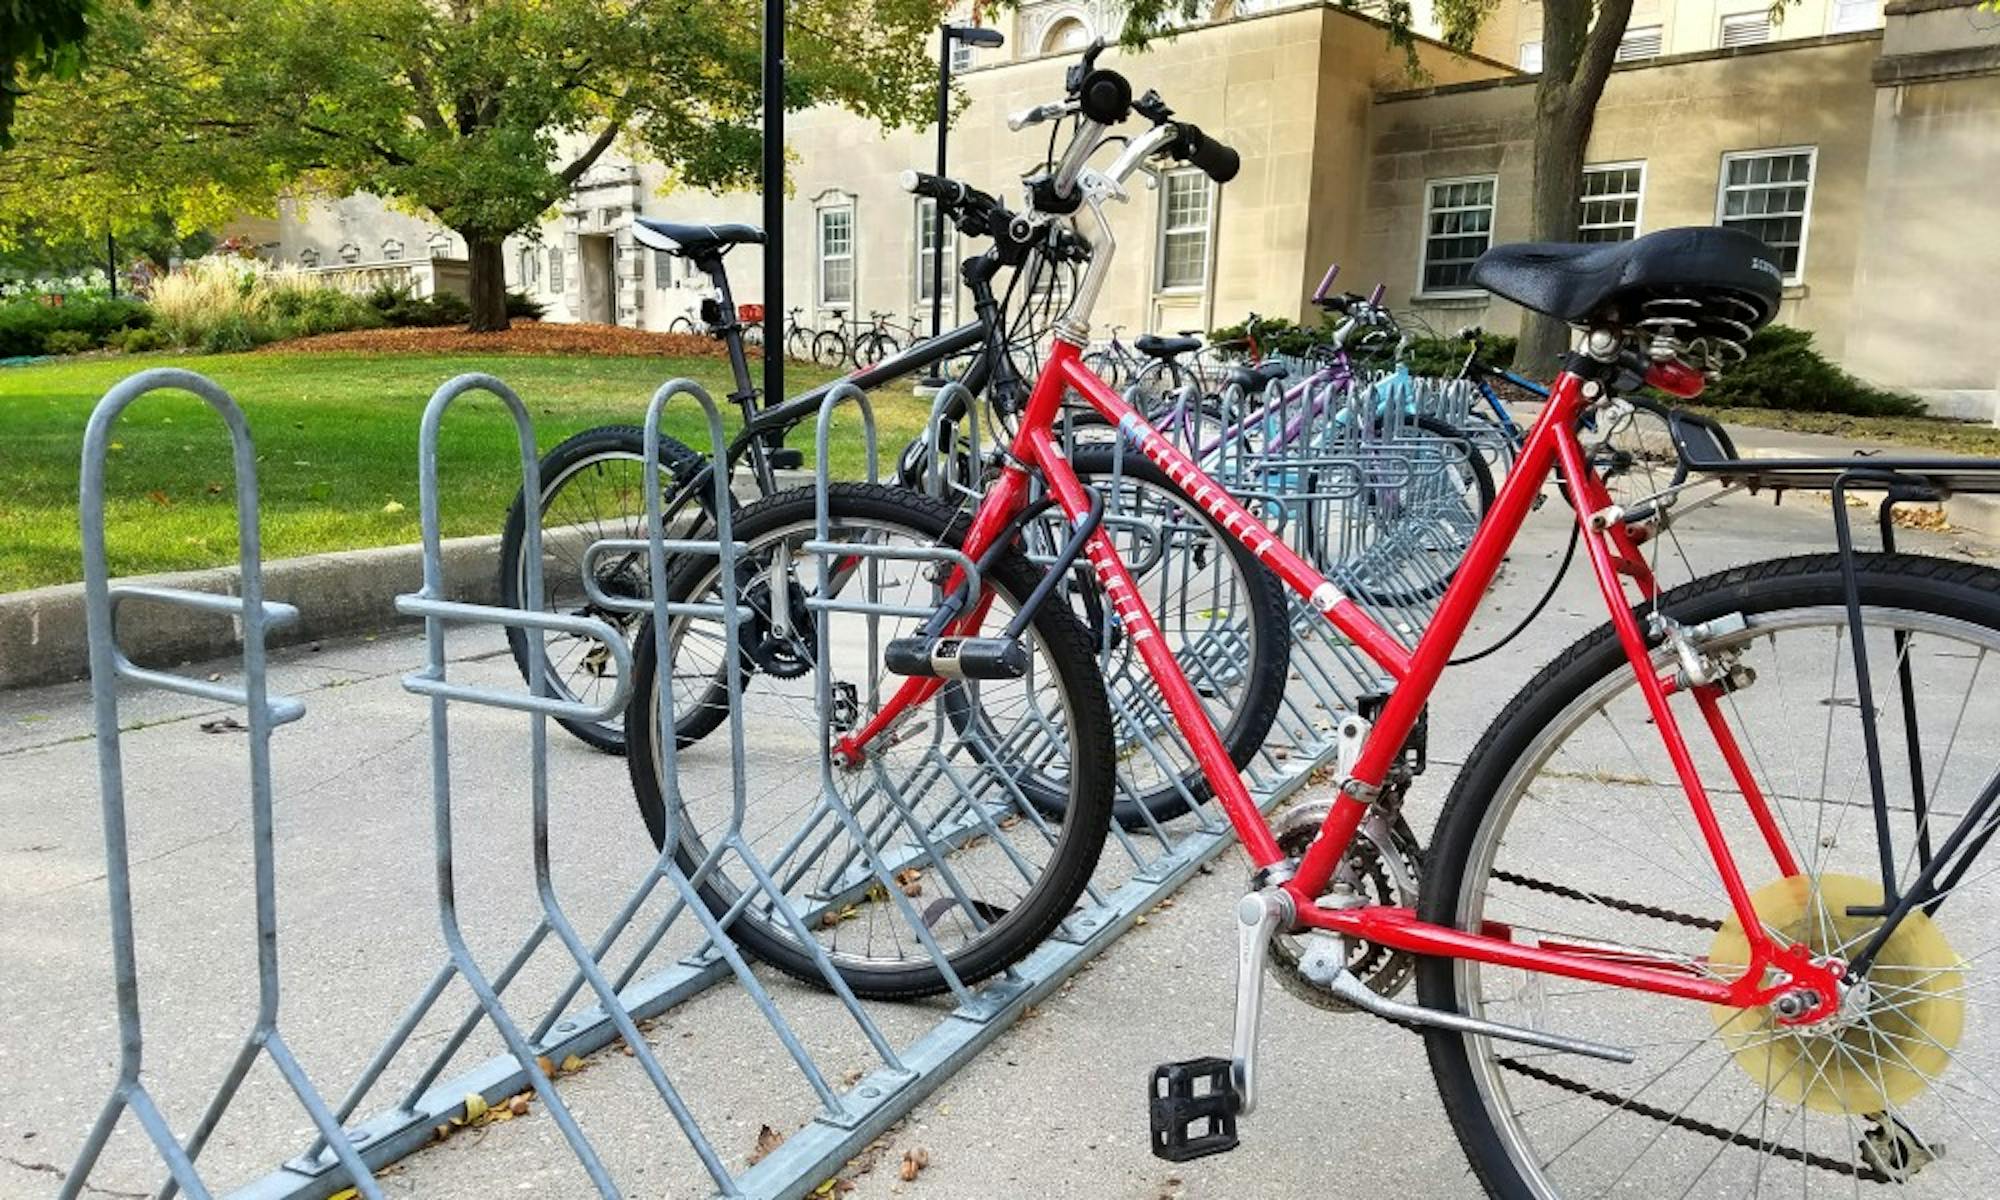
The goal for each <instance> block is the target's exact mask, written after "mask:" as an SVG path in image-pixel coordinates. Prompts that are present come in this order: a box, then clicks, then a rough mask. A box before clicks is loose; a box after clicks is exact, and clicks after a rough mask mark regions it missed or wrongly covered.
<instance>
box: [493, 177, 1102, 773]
mask: <svg viewBox="0 0 2000 1200" xmlns="http://www.w3.org/2000/svg"><path fill="white" fill-rule="evenodd" d="M966 192H967V194H966V195H965V196H962V197H957V198H955V199H953V200H952V201H950V202H947V203H945V204H944V205H943V207H944V208H945V210H946V212H947V215H948V216H949V217H950V219H952V220H953V221H954V222H955V223H957V225H958V227H959V230H960V231H961V232H962V233H965V234H967V235H969V236H974V237H981V236H984V237H990V238H993V239H994V242H995V245H994V247H993V248H992V249H991V250H988V251H986V252H985V253H982V254H980V255H977V256H975V257H972V258H969V259H966V260H965V262H964V263H963V264H962V267H961V270H960V275H961V277H962V278H963V279H964V282H965V285H966V287H967V290H968V291H969V292H970V294H971V296H972V302H973V312H974V314H975V315H974V317H973V319H972V320H971V321H968V322H966V323H965V324H963V325H960V326H958V327H956V328H954V329H950V330H947V331H946V332H944V333H942V334H940V335H939V336H937V337H934V338H925V339H923V340H921V341H918V342H916V343H915V344H913V345H911V346H910V347H909V348H908V349H904V350H900V351H897V352H895V353H893V354H890V355H888V356H887V357H884V358H882V359H881V360H880V361H877V362H874V363H871V364H869V365H868V366H867V367H865V368H863V369H862V370H860V371H858V372H856V373H855V374H853V375H850V376H847V377H845V378H843V379H838V380H834V381H831V382H828V383H825V384H822V385H820V386H819V387H816V388H813V389H812V390H810V391H808V392H805V393H804V394H802V395H800V396H797V397H795V398H793V399H790V400H787V401H784V402H783V403H779V404H774V405H769V406H766V405H763V404H761V403H760V396H759V393H758V391H757V389H756V388H755V387H754V386H753V385H752V383H751V375H750V365H749V361H748V358H747V356H746V354H745V350H744V329H745V327H744V325H743V323H742V321H741V320H740V319H739V314H738V310H737V306H736V303H735V300H734V298H733V293H732V292H731V290H730V285H729V277H728V273H727V271H726V270H725V269H724V265H723V259H724V258H725V256H727V255H728V253H729V252H730V251H731V250H733V249H735V248H736V247H737V246H740V245H760V244H762V243H763V241H764V234H763V231H762V230H760V229H758V228H756V227H755V226H751V225H699V224H678V223H674V222H668V221H653V220H645V219H641V220H639V221H638V222H637V223H636V226H635V229H634V236H635V238H636V239H637V240H638V241H639V242H640V243H641V244H642V245H645V246H647V247H649V248H651V249H655V250H660V251H663V252H665V253H668V254H674V255H678V256H681V257H684V258H686V259H688V260H689V261H690V262H692V263H693V264H694V265H695V267H696V268H697V269H699V270H701V271H702V272H704V273H705V274H706V275H707V276H708V277H709V280H710V282H711V283H712V284H713V287H714V295H713V296H712V297H710V298H709V299H707V300H705V301H703V305H702V314H701V315H702V319H703V321H704V323H705V324H706V325H707V326H708V328H709V329H710V330H712V331H714V332H715V333H716V334H717V335H718V336H720V337H721V339H722V341H723V343H724V345H725V346H726V348H727V350H728V356H729V366H730V374H731V377H732V380H733V390H732V391H731V392H730V393H729V395H728V397H727V398H728V400H730V401H731V402H732V403H734V404H735V405H736V406H737V407H738V409H739V410H740V411H741V413H742V415H743V427H742V430H741V431H740V432H739V433H738V434H737V435H736V436H735V437H734V438H733V439H732V440H731V442H730V443H729V445H728V447H727V449H726V451H725V458H726V464H727V470H728V471H729V472H730V475H731V476H732V482H733V478H734V476H735V473H736V471H737V469H738V467H739V466H743V467H747V468H748V482H749V485H750V487H751V488H752V489H753V490H754V491H755V493H756V494H757V495H759V496H769V495H772V494H774V493H775V492H777V491H778V490H779V486H780V485H779V478H778V472H779V471H781V470H787V469H796V468H798V467H801V466H802V465H803V457H802V455H801V454H800V453H799V452H798V451H797V450H793V449H790V448H788V447H786V446H785V445H784V442H785V438H786V436H787V435H788V434H789V433H790V432H791V430H792V429H793V428H795V427H796V426H798V425H799V424H801V423H802V422H809V421H812V420H813V419H814V418H815V417H817V415H818V414H819V410H820V406H821V404H822V403H823V402H824V401H825V399H826V397H827V395H828V393H829V392H831V391H832V390H833V389H834V388H835V387H836V386H839V385H840V384H843V383H851V384H853V385H855V386H857V387H859V388H861V389H862V390H863V391H871V390H873V389H875V388H879V387H881V386H883V385H884V384H888V383H891V382H894V381H897V380H904V379H909V378H911V377H913V376H916V375H917V374H918V373H920V372H931V371H934V370H937V369H943V370H944V371H945V373H946V375H947V377H949V378H953V379H956V381H957V382H960V383H962V384H963V385H964V386H965V388H966V390H967V391H968V392H969V393H971V394H972V395H975V396H985V397H988V398H989V400H990V399H991V398H993V397H995V396H1001V397H1006V400H1005V403H1006V405H1007V406H1008V407H1012V408H1016V409H1018V407H1019V404H1020V402H1021V400H1022V399H1024V398H1025V390H1024V387H1023V385H1022V382H1021V379H1022V376H1021V372H1020V370H1019V369H1018V366H1017V364H1016V362H1015V348H1016V346H1017V344H1019V343H1021V342H1023V341H1025V340H1029V338H1028V337H1027V336H1025V335H1024V334H1023V332H1022V331H1021V330H1020V329H1018V328H1015V327H1014V326H1013V324H1012V323H1010V321H1009V320H1008V319H1007V318H1006V317H1005V315H1004V314H1005V312H1006V311H1008V310H1009V305H1011V303H1012V297H1013V295H1014V293H1015V290H1016V287H1017V285H1019V283H1020V280H1021V278H1022V277H1023V275H1024V274H1028V273H1024V272H1022V271H1020V268H1021V267H1022V266H1023V264H1025V263H1028V262H1030V261H1031V260H1034V259H1035V258H1037V257H1059V256H1060V255H1061V254H1062V253H1063V250H1062V248H1061V246H1059V245H1058V246H1051V245H1049V244H1048V243H1049V241H1050V238H1051V235H1050V234H1049V233H1048V231H1047V230H1046V229H1045V228H1042V227H1031V226H1029V225H1027V224H1026V223H1023V222H1015V221H1013V220H1012V219H1011V217H1010V215H1009V214H1008V213H1007V211H1006V209H1005V208H1004V207H1003V206H1000V205H999V204H998V203H997V202H995V201H993V200H992V198H991V197H986V196H984V195H982V194H981V193H978V192H976V191H973V190H972V189H966ZM996 226H997V228H996ZM1007 270H1012V271H1013V272H1014V277H1013V279H1012V281H1011V282H1010V283H1009V285H1008V288H1007V293H1006V296H1005V297H1004V298H1003V297H1002V296H1000V295H998V294H996V292H995V286H994V285H995V281H996V279H998V277H999V276H1000V274H1001V272H1003V271H1007ZM1023 290H1030V289H1023ZM1023 307H1026V308H1032V307H1033V306H1032V304H1030V305H1026V306H1023ZM798 311H799V310H797V309H793V310H791V312H790V313H789V314H788V317H789V318H790V320H789V321H788V326H789V332H788V333H787V336H786V342H787V345H788V346H789V345H790V344H791V343H792V342H793V340H794V338H795V337H797V336H799V335H800V334H806V335H810V334H811V332H812V331H810V330H806V329H804V328H803V327H801V326H799V325H798V324H797V323H796V318H797V313H798ZM954 368H955V369H954ZM964 418H965V414H964V413H963V412H957V413H953V414H950V415H949V423H950V424H952V425H954V427H958V426H960V425H962V422H963V420H964ZM929 444H930V442H929V441H928V439H925V438H919V439H918V441H916V442H913V443H912V444H911V446H910V447H909V448H908V449H907V450H906V451H905V452H904V454H903V456H902V458H901V460H900V466H899V475H900V476H901V477H902V478H903V481H904V482H906V483H908V482H912V480H913V479H916V480H920V479H921V477H922V472H923V469H924V463H923V451H924V449H925V448H926V447H927V446H928V445H929ZM659 455H660V457H659V467H660V469H661V470H662V471H663V472H664V473H665V475H666V479H665V480H664V481H663V489H664V492H665V496H664V502H665V503H664V508H663V515H664V518H665V524H666V528H668V529H669V530H672V531H674V534H675V536H684V537H698V536H701V534H702V533H703V532H704V531H706V530H708V529H710V528H712V527H713V513H712V511H711V510H712V509H713V506H714V484H713V483H712V482H711V476H710V474H709V470H710V463H709V460H708V457H707V456H706V455H705V454H702V453H700V452H698V451H696V450H694V449H693V448H691V447H689V446H687V445H685V444H683V443H682V442H680V441H678V440H676V439H674V438H672V437H667V436H665V435H662V437H661V439H660V450H659ZM644 464H645V447H644V432H643V430H641V429H640V428H639V427H638V426H636V425H606V426H599V427H597V428H593V429H587V430H585V431H583V432H582V433H579V434H576V435H575V436H574V437H571V438H569V439H568V440H566V441H564V442H562V443H561V444H560V445H558V446H556V447H555V448H554V449H553V450H551V451H549V452H548V454H546V455H544V456H543V458H542V460H541V499H540V508H541V517H542V529H543V535H542V559H543V562H542V579H543V586H544V593H545V595H544V604H545V607H546V608H547V609H548V610H550V611H556V612H568V613H581V614H587V615H590V616H594V617H597V618H599V619H601V620H603V621H605V622H606V623H608V624H610V625H611V626H612V627H613V628H617V629H620V630H621V631H622V632H624V633H625V634H626V636H627V638H628V640H630V639H631V638H632V636H633V635H634V634H636V632H637V630H638V628H639V625H640V623H641V620H642V618H641V617H640V616H635V615H633V614H630V613H615V612H609V611H606V610H604V609H603V608H602V607H601V606H600V605H597V604H595V603H593V601H592V600H591V597H590V595H589V594H588V592H587V591H586V590H585V587H584V576H585V573H586V572H585V564H584V555H585V552H586V551H587V550H588V549H589V547H590V546H591V544H592V543H593V542H596V541H599V540H601V539H604V538H641V537H644V536H645V533H646V518H645V491H644V487H645V474H644V470H645V467H644ZM961 465H963V464H961ZM526 503H527V497H526V495H525V494H517V495H516V496H515V498H514V503H513V505H512V507H511V508H510V509H509V510H508V513H507V523H506V528H505V531H504V534H503V536H502V538H501V544H500V593H501V602H502V603H503V604H506V605H508V606H511V607H520V606H522V602H523V599H524V596H523V593H524V591H525V586H526V577H527V576H526V563H525V562H524V561H523V558H522V554H521V542H522V538H523V535H524V531H525V528H526ZM590 573H591V574H593V575H594V576H595V578H596V580H597V582H598V584H599V585H600V586H601V587H602V588H603V590H604V592H605V594H607V595H611V596H618V597H625V598H633V597H644V596H647V595H649V594H650V588H649V587H648V584H647V575H646V564H645V560H644V558H643V556H639V555H627V556H606V557H604V558H602V559H600V560H599V561H598V562H596V563H595V564H594V565H593V566H592V567H591V570H590ZM747 599H748V600H749V601H750V602H751V607H752V608H757V607H758V606H759V605H760V604H763V606H764V607H765V608H769V607H770V606H769V605H768V604H767V603H765V602H762V601H758V599H757V598H756V597H755V596H754V595H753V596H749V597H747ZM766 600H767V601H768V600H769V598H766ZM798 603H799V611H798V613H797V614H796V615H797V617H798V618H799V619H798V620H796V621H794V620H791V616H792V615H793V614H790V613H787V612H784V611H774V612H769V613H767V614H766V616H765V617H764V618H760V619H758V620H753V621H752V622H751V624H752V626H753V628H752V629H750V630H749V631H747V632H746V634H745V637H746V645H747V646H748V649H747V651H746V655H745V657H746V659H747V660H748V661H750V662H751V663H752V664H753V665H754V666H755V668H756V669H758V670H761V671H765V672H768V673H772V674H776V675H780V676H782V675H784V674H786V673H803V672H804V671H806V670H809V669H810V666H811V661H810V658H809V657H808V658H806V659H805V660H804V662H803V663H801V662H800V661H798V653H799V651H798V647H797V646H796V645H794V644H791V643H788V642H787V641H786V640H785V638H784V637H782V636H773V635H771V634H770V632H769V629H768V628H762V626H767V625H768V626H775V627H776V628H778V629H779V630H781V631H782V630H784V629H787V628H790V629H802V628H806V627H808V626H809V622H807V621H805V620H804V609H803V598H799V601H798ZM786 607H787V606H785V605H782V604H780V605H778V606H777V608H778V609H780V610H783V609H785V608H786ZM530 636H532V635H531V634H530V632H529V631H526V630H522V629H510V630H509V631H508V642H509V646H510V648H511V649H512V651H513V655H514V660H515V662H516V664H517V665H518V666H519V667H520V670H521V673H522V677H523V678H524V679H528V678H530V676H529V666H528V654H529V642H528V638H529V637H530ZM546 637H547V642H546V646H547V658H546V661H547V663H548V677H549V684H550V690H551V691H552V692H553V694H555V695H558V696H561V697H564V698H568V699H575V700H581V701H584V702H586V703H596V702H598V701H600V700H601V699H602V698H603V697H604V696H606V695H608V694H609V692H610V690H611V689H613V688H615V687H616V685H617V663H616V660H614V659H613V658H612V656H611V654H610V653H609V651H607V650H606V649H605V648H604V646H603V645H602V644H601V643H598V642H595V641H593V640H591V639H589V638H580V637H569V636H564V635H559V634H548V635H546ZM530 681H531V682H532V680H530ZM718 719H719V718H716V717H714V716H712V715H698V716H696V717H693V718H691V719H690V721H691V723H690V724H688V726H687V728H685V729H683V731H682V732H683V735H684V736H686V737H690V738H692V737H699V736H702V735H703V734H705V733H706V732H707V731H708V730H709V729H712V728H713V727H714V724H715V721H716V720H718ZM704 723H705V727H700V726H702V725H703V724H704ZM562 725H563V727H564V728H566V729H568V730H569V731H570V732H571V733H573V734H575V735H576V736H577V737H578V738H579V739H581V740H582V741H584V742H586V743H588V744H589V745H591V746H594V747H596V748H598V749H600V750H604V751H606V752H609V753H614V754H617V753H623V752H624V749H625V730H624V722H623V721H622V720H620V719H613V720H609V721H602V722H589V721H578V720H565V721H563V722H562Z"/></svg>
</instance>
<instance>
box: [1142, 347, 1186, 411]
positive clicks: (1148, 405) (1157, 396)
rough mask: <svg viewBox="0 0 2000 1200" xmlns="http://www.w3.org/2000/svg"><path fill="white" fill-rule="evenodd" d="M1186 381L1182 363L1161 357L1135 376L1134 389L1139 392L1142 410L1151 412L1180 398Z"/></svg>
mask: <svg viewBox="0 0 2000 1200" xmlns="http://www.w3.org/2000/svg"><path fill="white" fill-rule="evenodd" d="M1184 382H1185V380H1184V377H1183V376H1182V374H1181V365H1180V364H1179V363H1177V362H1174V361H1173V360H1171V359H1161V360H1159V361H1156V362H1154V363H1152V364H1151V365H1149V366H1148V367H1146V368H1145V369H1144V370H1142V371H1140V372H1139V373H1138V375H1136V376H1134V377H1133V380H1132V389H1133V390H1134V391H1136V392H1137V393H1138V394H1139V397H1140V404H1139V408H1140V410H1141V411H1142V412H1148V413H1150V412H1155V411H1158V410H1159V409H1161V408H1163V407H1165V406H1166V405H1169V404H1172V403H1174V402H1175V401H1176V400H1179V399H1180V395H1181V387H1182V384H1183V383H1184Z"/></svg>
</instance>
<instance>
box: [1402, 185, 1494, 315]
mask: <svg viewBox="0 0 2000 1200" xmlns="http://www.w3.org/2000/svg"><path fill="white" fill-rule="evenodd" d="M1495 185H1496V179H1495V177H1494V176H1491V175H1484V176H1481V177H1479V178H1477V179H1442V180H1438V181H1436V182H1434V183H1432V184H1431V185H1430V187H1429V188H1428V189H1426V192H1425V196H1424V261H1423V274H1422V280H1421V285H1420V287H1419V288H1418V290H1419V291H1423V292H1462V291H1468V290H1471V288H1472V286H1473V284H1472V263H1473V260H1475V259H1477V258H1478V257H1479V256H1480V255H1482V254H1484V253H1486V248H1487V247H1488V246H1491V245H1492V244H1493V190H1494V187H1495Z"/></svg>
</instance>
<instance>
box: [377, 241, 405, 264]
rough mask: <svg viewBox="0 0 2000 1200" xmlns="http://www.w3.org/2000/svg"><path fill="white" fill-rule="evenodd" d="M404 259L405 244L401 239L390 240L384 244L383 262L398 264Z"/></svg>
mask: <svg viewBox="0 0 2000 1200" xmlns="http://www.w3.org/2000/svg"><path fill="white" fill-rule="evenodd" d="M402 257H403V243H402V241H401V240H400V239H397V238H389V239H387V240H385V241H384V242H383V243H382V261H383V262H397V261H400V260H401V259H402Z"/></svg>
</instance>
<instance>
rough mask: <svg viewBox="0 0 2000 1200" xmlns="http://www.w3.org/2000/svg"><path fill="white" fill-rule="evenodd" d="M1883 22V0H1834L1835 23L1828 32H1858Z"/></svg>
mask: <svg viewBox="0 0 2000 1200" xmlns="http://www.w3.org/2000/svg"><path fill="white" fill-rule="evenodd" d="M1881 24H1882V3H1881V0H1833V23H1832V27H1831V28H1830V29H1828V30H1827V32H1828V33H1856V32H1859V31H1860V30H1863V29H1874V28H1876V27H1878V26H1879V25H1881Z"/></svg>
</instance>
